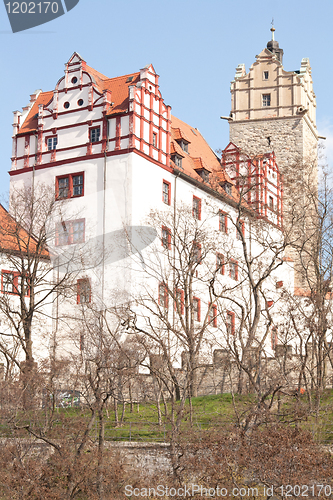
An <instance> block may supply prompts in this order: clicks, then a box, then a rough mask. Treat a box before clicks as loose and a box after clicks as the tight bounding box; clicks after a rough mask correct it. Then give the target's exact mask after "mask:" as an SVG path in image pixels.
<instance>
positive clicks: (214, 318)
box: [208, 304, 217, 328]
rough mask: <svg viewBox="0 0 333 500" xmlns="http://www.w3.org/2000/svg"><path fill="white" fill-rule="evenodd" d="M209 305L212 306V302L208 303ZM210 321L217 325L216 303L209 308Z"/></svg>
mask: <svg viewBox="0 0 333 500" xmlns="http://www.w3.org/2000/svg"><path fill="white" fill-rule="evenodd" d="M208 307H210V304H208ZM208 321H209V323H210V324H211V325H212V326H214V327H215V328H216V327H217V306H216V305H215V304H213V305H212V306H211V307H210V309H209V313H208Z"/></svg>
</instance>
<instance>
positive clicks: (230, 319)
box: [225, 311, 235, 335]
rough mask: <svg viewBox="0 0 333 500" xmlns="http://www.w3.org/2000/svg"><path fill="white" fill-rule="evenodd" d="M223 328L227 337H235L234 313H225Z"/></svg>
mask: <svg viewBox="0 0 333 500" xmlns="http://www.w3.org/2000/svg"><path fill="white" fill-rule="evenodd" d="M225 326H226V329H227V334H228V335H235V313H234V312H231V311H227V315H226V319H225Z"/></svg>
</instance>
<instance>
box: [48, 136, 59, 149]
mask: <svg viewBox="0 0 333 500" xmlns="http://www.w3.org/2000/svg"><path fill="white" fill-rule="evenodd" d="M46 144H47V150H48V151H53V150H54V149H56V147H57V144H58V138H57V136H54V137H47V139H46Z"/></svg>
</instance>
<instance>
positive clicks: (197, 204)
mask: <svg viewBox="0 0 333 500" xmlns="http://www.w3.org/2000/svg"><path fill="white" fill-rule="evenodd" d="M192 215H193V217H194V218H195V219H197V220H201V199H200V198H197V197H196V196H193V203H192Z"/></svg>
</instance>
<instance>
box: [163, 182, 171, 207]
mask: <svg viewBox="0 0 333 500" xmlns="http://www.w3.org/2000/svg"><path fill="white" fill-rule="evenodd" d="M164 185H166V186H168V192H167V193H165V192H164ZM165 194H167V197H168V200H167V201H165V199H164V195H165ZM162 201H163V203H165V204H166V205H170V204H171V183H170V182H168V181H166V180H164V179H163V182H162Z"/></svg>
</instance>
